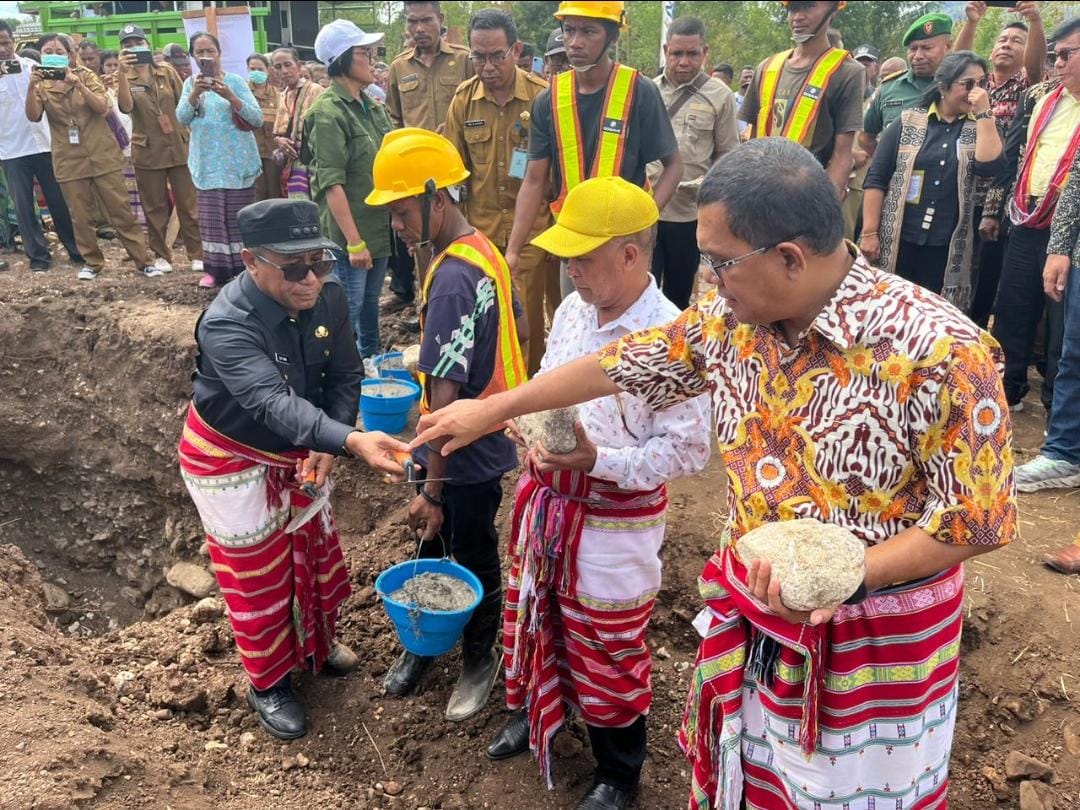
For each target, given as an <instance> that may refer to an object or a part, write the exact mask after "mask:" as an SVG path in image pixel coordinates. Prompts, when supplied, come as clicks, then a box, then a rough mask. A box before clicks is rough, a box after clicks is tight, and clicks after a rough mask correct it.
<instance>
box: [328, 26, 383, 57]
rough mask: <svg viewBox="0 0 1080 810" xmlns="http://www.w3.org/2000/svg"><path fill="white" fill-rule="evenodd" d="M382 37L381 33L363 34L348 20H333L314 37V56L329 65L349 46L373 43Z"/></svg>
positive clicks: (363, 45)
mask: <svg viewBox="0 0 1080 810" xmlns="http://www.w3.org/2000/svg"><path fill="white" fill-rule="evenodd" d="M382 38H383V35H382V34H365V33H364V32H363V31H361V30H360V28H358V27H357V25H356V23H354V22H351V21H349V20H334V21H333V22H331V23H327V24H326V25H324V26H323V27H322V29H320V31H319V35H318V36H317V37H315V58H316V59H318V60H319V61H320V62H322V63H323V64H324V65H329V64H330V63H331V62H333V61H334V60H335V59H337V58H338V57H339V56H341V55H342V54H343V53H345V51H347V50H349V48H355V47H356V46H358V45H359V46H360V47H365V46H367V45H374V44H375V43H376V42H379V41H380V40H381V39H382Z"/></svg>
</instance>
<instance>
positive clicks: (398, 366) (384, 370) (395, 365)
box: [371, 352, 413, 382]
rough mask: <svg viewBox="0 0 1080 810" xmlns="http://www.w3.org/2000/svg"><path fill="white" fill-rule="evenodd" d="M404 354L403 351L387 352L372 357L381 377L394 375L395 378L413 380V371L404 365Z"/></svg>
mask: <svg viewBox="0 0 1080 810" xmlns="http://www.w3.org/2000/svg"><path fill="white" fill-rule="evenodd" d="M404 357H405V356H404V355H403V354H402V353H401V352H387V353H386V354H376V355H375V356H374V357H372V358H371V362H372V363H374V364H375V368H376V369H377V370H378V372H379V376H380V377H393V378H394V379H395V380H407V381H408V382H412V381H413V375H412V372H411V371H409V370H408V369H407V368H405V366H404Z"/></svg>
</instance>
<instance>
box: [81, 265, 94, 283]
mask: <svg viewBox="0 0 1080 810" xmlns="http://www.w3.org/2000/svg"><path fill="white" fill-rule="evenodd" d="M97 276H98V271H97V270H95V269H94V268H93V267H84V268H83V269H82V270H80V271H79V281H93V280H94V279H95V278H97Z"/></svg>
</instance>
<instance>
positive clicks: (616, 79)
mask: <svg viewBox="0 0 1080 810" xmlns="http://www.w3.org/2000/svg"><path fill="white" fill-rule="evenodd" d="M637 75H638V72H637V71H636V70H634V68H632V67H627V66H626V65H620V64H619V63H618V62H616V63H615V68H614V70H612V71H611V76H610V77H609V78H608V84H607V91H606V92H605V95H604V117H603V119H602V120H601V124H600V135H599V138H598V139H597V144H596V154H595V155H593V162H592V167H591V169H590V170H589V173H588V174H586V173H585V150H584V149H583V148H582V144H581V140H582V139H581V119H580V117H579V115H578V106H577V77H576V76H575V75H574V71H572V70H566V71H563V72H562V73H560V74H558V75H557V76H556V77H555V81H553V82H552V83H551V120H552V121H553V122H554V128H555V154H556V156H557V157H558V161H559V182H560V186H559V193H558V195H557V196H556V198H555V199H554V200H553V201H552V202H551V210H552V212H553V213H554V214H555V215H556V216H558V213H559V212H560V211H561V210H562V206H563V200H565V199H566V195H567V194H568V193H570V189H572V188H573V187H574V186H576V185H577V184H578V183H580V182H581V181H582V180H588V179H589V178H590V177H615V176H617V175H618V174H619V172H620V171H621V169H622V161H623V153H624V152H625V151H626V149H625V147H626V138H627V136H628V133H629V129H630V120H629V119H630V105H631V104H633V103H634V88H635V87H636V86H637Z"/></svg>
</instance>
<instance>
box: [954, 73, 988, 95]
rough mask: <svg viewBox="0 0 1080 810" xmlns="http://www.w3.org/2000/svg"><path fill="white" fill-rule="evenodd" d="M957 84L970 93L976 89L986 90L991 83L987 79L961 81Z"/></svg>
mask: <svg viewBox="0 0 1080 810" xmlns="http://www.w3.org/2000/svg"><path fill="white" fill-rule="evenodd" d="M956 83H957V84H958V85H960V86H961V87H963V88H964V89H965V90H966V91H967V92H969V93H970V92H971V91H972V90H974V89H975V88H976V87H981V88H982V89H983V90H986V89H987V88H988V87H989V86H990V82H989V81H988V80H987V79H986V78H985V77H984V78H982V79H960V80H958V81H957V82H956Z"/></svg>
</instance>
